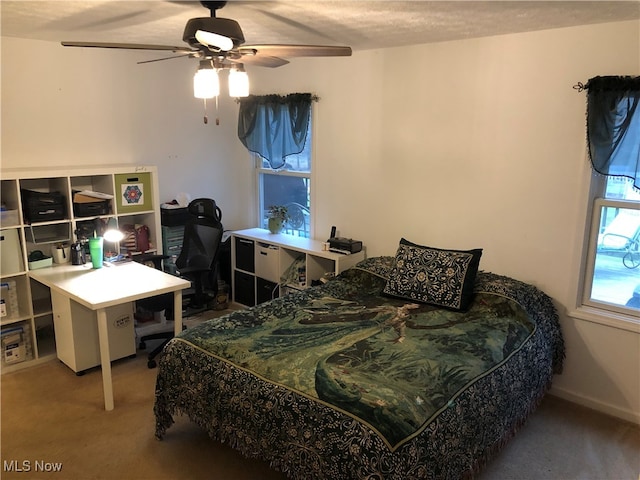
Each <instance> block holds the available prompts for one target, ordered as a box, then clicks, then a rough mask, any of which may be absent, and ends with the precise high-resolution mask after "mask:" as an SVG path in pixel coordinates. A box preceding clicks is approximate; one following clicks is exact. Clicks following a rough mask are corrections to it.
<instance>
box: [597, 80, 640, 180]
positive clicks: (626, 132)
mask: <svg viewBox="0 0 640 480" xmlns="http://www.w3.org/2000/svg"><path fill="white" fill-rule="evenodd" d="M584 88H585V89H587V90H588V95H587V137H588V145H589V157H590V159H591V165H592V166H593V169H594V170H595V171H597V172H598V173H600V174H603V175H610V176H620V177H627V178H630V179H631V180H632V181H633V185H634V187H635V188H636V189H640V108H638V103H640V77H629V76H606V77H594V78H592V79H590V80H589V81H588V82H587V84H586V85H585V86H584Z"/></svg>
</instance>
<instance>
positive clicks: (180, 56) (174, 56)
mask: <svg viewBox="0 0 640 480" xmlns="http://www.w3.org/2000/svg"><path fill="white" fill-rule="evenodd" d="M195 53H198V52H193V53H188V52H185V53H181V54H180V55H173V56H171V57H162V58H154V59H153V60H142V61H140V62H136V63H137V64H138V65H141V64H143V63H153V62H161V61H163V60H171V59H172V58H184V57H189V58H191V57H192V56H194V54H195Z"/></svg>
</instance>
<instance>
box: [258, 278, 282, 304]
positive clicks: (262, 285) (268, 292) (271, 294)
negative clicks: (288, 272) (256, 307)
mask: <svg viewBox="0 0 640 480" xmlns="http://www.w3.org/2000/svg"><path fill="white" fill-rule="evenodd" d="M278 293H279V292H278V282H270V281H269V280H265V279H264V278H260V277H256V303H264V302H268V301H270V300H273V299H274V298H278V296H279V295H278Z"/></svg>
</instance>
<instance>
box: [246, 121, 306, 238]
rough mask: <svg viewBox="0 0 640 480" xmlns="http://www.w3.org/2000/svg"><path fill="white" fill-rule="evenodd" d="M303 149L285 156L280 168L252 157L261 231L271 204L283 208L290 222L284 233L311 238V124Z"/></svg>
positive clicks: (264, 226) (260, 158) (265, 224)
mask: <svg viewBox="0 0 640 480" xmlns="http://www.w3.org/2000/svg"><path fill="white" fill-rule="evenodd" d="M312 121H313V120H311V121H310V122H309V128H308V131H307V141H306V143H305V146H304V150H303V151H302V152H301V153H299V154H297V155H289V156H287V157H286V163H285V165H284V166H282V167H281V168H278V169H273V168H271V166H270V165H269V162H267V161H266V160H264V159H263V158H262V157H260V156H259V155H255V159H256V174H257V186H258V195H257V198H258V218H259V221H260V224H259V226H260V227H261V228H267V210H268V208H269V207H270V206H271V205H285V206H286V207H287V210H288V213H289V217H290V220H289V221H288V222H287V223H286V224H285V229H284V233H288V234H291V235H296V236H299V237H306V238H309V237H310V236H311V232H310V229H311V150H312V149H311V142H312V136H311V123H312Z"/></svg>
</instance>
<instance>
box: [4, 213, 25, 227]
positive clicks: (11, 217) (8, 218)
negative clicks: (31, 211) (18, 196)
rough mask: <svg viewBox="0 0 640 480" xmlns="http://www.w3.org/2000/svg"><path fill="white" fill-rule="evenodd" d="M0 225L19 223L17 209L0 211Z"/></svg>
mask: <svg viewBox="0 0 640 480" xmlns="http://www.w3.org/2000/svg"><path fill="white" fill-rule="evenodd" d="M0 225H2V226H12V225H20V217H19V216H18V210H2V211H0Z"/></svg>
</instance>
